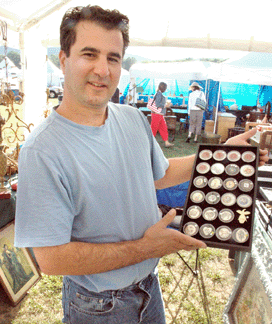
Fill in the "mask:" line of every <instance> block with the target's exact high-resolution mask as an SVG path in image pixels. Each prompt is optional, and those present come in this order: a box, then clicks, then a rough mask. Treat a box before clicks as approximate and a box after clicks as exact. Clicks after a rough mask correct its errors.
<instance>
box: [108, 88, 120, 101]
mask: <svg viewBox="0 0 272 324" xmlns="http://www.w3.org/2000/svg"><path fill="white" fill-rule="evenodd" d="M119 97H120V93H119V89H118V88H116V90H115V92H114V94H113V96H112V97H111V100H110V101H111V102H114V103H117V104H119V103H120V99H119Z"/></svg>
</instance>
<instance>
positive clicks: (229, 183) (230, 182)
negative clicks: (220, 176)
mask: <svg viewBox="0 0 272 324" xmlns="http://www.w3.org/2000/svg"><path fill="white" fill-rule="evenodd" d="M223 186H224V188H225V189H227V190H234V189H236V188H237V186H238V181H237V180H236V179H234V178H227V179H226V180H224V183H223Z"/></svg>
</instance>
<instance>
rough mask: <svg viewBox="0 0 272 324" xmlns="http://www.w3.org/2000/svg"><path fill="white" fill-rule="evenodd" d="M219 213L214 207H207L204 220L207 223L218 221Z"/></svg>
mask: <svg viewBox="0 0 272 324" xmlns="http://www.w3.org/2000/svg"><path fill="white" fill-rule="evenodd" d="M217 215H218V211H217V210H216V209H215V208H213V207H207V208H205V209H204V210H203V218H204V219H206V220H207V221H213V220H215V219H216V217H217Z"/></svg>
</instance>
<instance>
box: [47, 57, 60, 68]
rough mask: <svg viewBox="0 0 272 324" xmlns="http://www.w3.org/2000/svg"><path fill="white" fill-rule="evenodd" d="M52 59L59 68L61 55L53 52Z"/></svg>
mask: <svg viewBox="0 0 272 324" xmlns="http://www.w3.org/2000/svg"><path fill="white" fill-rule="evenodd" d="M49 59H50V61H52V62H53V63H54V64H55V65H56V66H57V67H58V68H60V61H59V56H58V55H57V54H51V55H50V56H49Z"/></svg>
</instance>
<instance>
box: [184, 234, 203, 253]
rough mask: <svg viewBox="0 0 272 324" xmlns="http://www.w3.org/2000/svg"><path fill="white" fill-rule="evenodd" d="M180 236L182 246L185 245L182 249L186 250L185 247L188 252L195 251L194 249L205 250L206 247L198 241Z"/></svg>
mask: <svg viewBox="0 0 272 324" xmlns="http://www.w3.org/2000/svg"><path fill="white" fill-rule="evenodd" d="M181 234H182V238H181V242H182V244H184V245H185V247H184V249H186V247H187V248H188V249H189V250H192V249H195V248H206V247H207V245H206V244H205V243H204V242H202V241H200V240H197V239H195V238H193V237H191V236H189V235H186V234H183V233H181Z"/></svg>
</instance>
